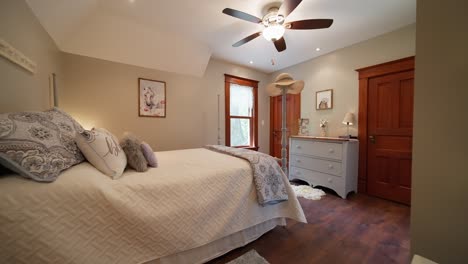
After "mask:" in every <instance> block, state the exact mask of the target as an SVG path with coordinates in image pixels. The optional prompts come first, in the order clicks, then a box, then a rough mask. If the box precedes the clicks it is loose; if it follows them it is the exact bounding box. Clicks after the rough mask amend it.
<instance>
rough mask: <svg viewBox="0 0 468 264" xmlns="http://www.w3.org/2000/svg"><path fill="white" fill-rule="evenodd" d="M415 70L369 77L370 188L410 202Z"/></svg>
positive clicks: (394, 199) (368, 159) (368, 145)
mask: <svg viewBox="0 0 468 264" xmlns="http://www.w3.org/2000/svg"><path fill="white" fill-rule="evenodd" d="M413 90H414V71H413V70H409V71H404V72H399V73H394V74H389V75H384V76H380V77H375V78H370V79H369V91H368V113H367V116H368V120H367V126H368V127H367V135H368V139H367V140H368V141H367V178H368V182H367V189H368V193H369V194H371V195H375V196H378V197H382V198H385V199H389V200H393V201H397V202H401V203H405V204H410V201H411V161H412V158H411V157H412V140H413Z"/></svg>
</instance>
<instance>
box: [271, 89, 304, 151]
mask: <svg viewBox="0 0 468 264" xmlns="http://www.w3.org/2000/svg"><path fill="white" fill-rule="evenodd" d="M286 107H287V110H286V127H287V129H288V130H287V137H288V140H289V136H290V135H297V132H298V131H299V118H301V95H300V94H288V95H287V97H286ZM281 113H282V111H281V95H280V96H274V97H270V155H271V156H273V157H277V158H281V117H282V114H281ZM288 142H289V141H288ZM288 153H289V149H288Z"/></svg>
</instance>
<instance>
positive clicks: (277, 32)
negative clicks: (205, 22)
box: [223, 0, 333, 52]
mask: <svg viewBox="0 0 468 264" xmlns="http://www.w3.org/2000/svg"><path fill="white" fill-rule="evenodd" d="M301 2H302V0H284V2H283V4H282V5H281V7H280V8H278V7H272V8H270V9H269V10H268V12H267V14H266V15H265V16H264V17H263V19H260V18H258V17H256V16H253V15H250V14H247V13H244V12H242V11H238V10H235V9H232V8H225V9H224V10H223V13H224V14H226V15H229V16H233V17H236V18H239V19H242V20H245V21H249V22H252V23H255V24H263V26H264V27H265V28H264V29H263V30H262V31H260V32H257V33H254V34H252V35H250V36H248V37H246V38H243V39H241V40H239V41H238V42H236V43H234V44H233V45H232V46H233V47H239V46H241V45H244V44H245V43H247V42H249V41H251V40H253V39H255V38H257V37H258V36H260V35H263V37H265V39H267V40H269V41H272V42H273V43H274V44H275V47H276V49H277V50H278V52H281V51H284V50H285V49H286V42H285V41H284V38H283V35H284V31H285V30H286V29H294V30H305V29H320V28H328V27H330V26H331V25H332V23H333V19H306V20H298V21H293V22H286V18H287V16H288V15H289V14H290V13H291V12H292V11H293V10H294V9H296V7H297V6H298V5H299V4H300V3H301Z"/></svg>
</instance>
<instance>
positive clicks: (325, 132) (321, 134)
mask: <svg viewBox="0 0 468 264" xmlns="http://www.w3.org/2000/svg"><path fill="white" fill-rule="evenodd" d="M320 136H321V137H326V136H327V127H321V131H320Z"/></svg>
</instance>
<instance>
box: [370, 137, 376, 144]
mask: <svg viewBox="0 0 468 264" xmlns="http://www.w3.org/2000/svg"><path fill="white" fill-rule="evenodd" d="M369 140H370V142H371V143H373V144H375V137H374V136H369Z"/></svg>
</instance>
